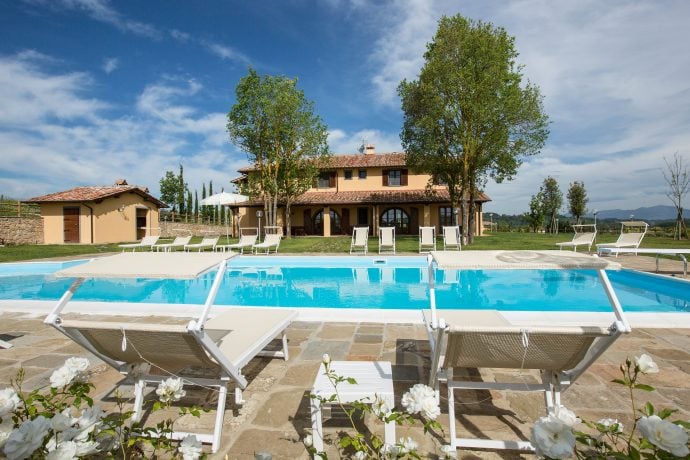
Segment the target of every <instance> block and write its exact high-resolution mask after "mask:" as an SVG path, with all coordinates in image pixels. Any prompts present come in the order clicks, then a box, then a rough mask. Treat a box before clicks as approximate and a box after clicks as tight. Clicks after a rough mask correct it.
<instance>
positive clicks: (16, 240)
mask: <svg viewBox="0 0 690 460" xmlns="http://www.w3.org/2000/svg"><path fill="white" fill-rule="evenodd" d="M0 239H2V240H4V242H5V244H43V219H42V218H41V217H0Z"/></svg>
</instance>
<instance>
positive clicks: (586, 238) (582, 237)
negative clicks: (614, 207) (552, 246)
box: [556, 224, 597, 252]
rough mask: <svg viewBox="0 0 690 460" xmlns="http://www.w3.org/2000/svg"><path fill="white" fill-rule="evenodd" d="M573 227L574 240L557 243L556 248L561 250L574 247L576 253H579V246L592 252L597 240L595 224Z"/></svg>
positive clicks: (575, 225)
mask: <svg viewBox="0 0 690 460" xmlns="http://www.w3.org/2000/svg"><path fill="white" fill-rule="evenodd" d="M572 227H573V231H574V232H575V234H574V235H573V239H572V240H571V241H565V242H563V243H556V246H558V248H559V249H561V250H562V249H563V248H564V247H572V248H573V251H575V252H577V247H578V246H587V252H591V251H592V245H593V244H594V241H595V240H596V238H597V226H596V225H594V224H574V225H573V226H572Z"/></svg>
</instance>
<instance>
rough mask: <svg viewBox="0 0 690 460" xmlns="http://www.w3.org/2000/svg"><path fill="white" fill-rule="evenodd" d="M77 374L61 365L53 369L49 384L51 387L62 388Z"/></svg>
mask: <svg viewBox="0 0 690 460" xmlns="http://www.w3.org/2000/svg"><path fill="white" fill-rule="evenodd" d="M76 376H77V374H76V373H75V372H74V371H73V370H72V369H70V368H69V367H67V366H62V367H61V368H59V369H56V370H55V371H53V374H52V375H51V376H50V386H51V387H53V388H63V387H66V386H67V385H69V384H70V383H72V380H74V378H75V377H76Z"/></svg>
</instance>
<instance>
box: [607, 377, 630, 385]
mask: <svg viewBox="0 0 690 460" xmlns="http://www.w3.org/2000/svg"><path fill="white" fill-rule="evenodd" d="M611 382H613V383H618V384H620V385H625V386H626V387H627V386H628V385H629V384H630V381H629V380H628V379H627V378H626V379H625V380H621V379H613V380H611Z"/></svg>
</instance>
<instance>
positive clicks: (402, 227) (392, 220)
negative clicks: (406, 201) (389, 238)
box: [381, 208, 410, 234]
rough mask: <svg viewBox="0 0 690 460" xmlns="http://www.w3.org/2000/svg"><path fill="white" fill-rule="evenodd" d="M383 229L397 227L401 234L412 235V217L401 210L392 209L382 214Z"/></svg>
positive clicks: (396, 230)
mask: <svg viewBox="0 0 690 460" xmlns="http://www.w3.org/2000/svg"><path fill="white" fill-rule="evenodd" d="M381 227H395V232H396V233H399V234H405V233H410V216H408V215H407V213H406V212H405V211H403V210H402V209H401V208H391V209H387V210H386V211H384V212H383V214H381Z"/></svg>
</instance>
